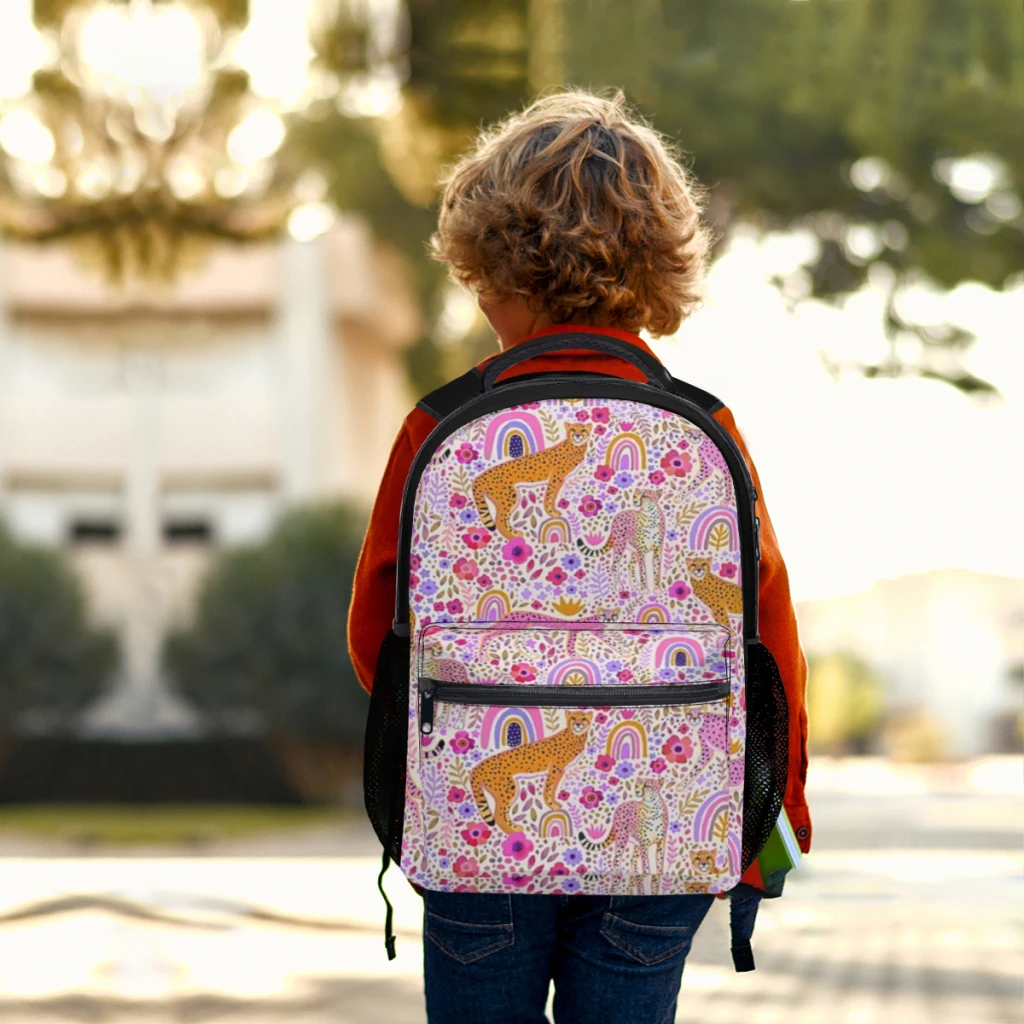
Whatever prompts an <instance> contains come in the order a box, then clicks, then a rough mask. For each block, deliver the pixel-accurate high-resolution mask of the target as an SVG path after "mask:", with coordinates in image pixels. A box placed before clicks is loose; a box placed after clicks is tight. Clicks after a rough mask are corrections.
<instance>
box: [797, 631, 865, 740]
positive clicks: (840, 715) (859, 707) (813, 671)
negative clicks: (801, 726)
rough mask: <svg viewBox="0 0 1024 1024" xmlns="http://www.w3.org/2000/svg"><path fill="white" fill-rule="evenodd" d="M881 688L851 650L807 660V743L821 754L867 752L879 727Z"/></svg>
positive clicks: (863, 662)
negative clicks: (808, 741)
mask: <svg viewBox="0 0 1024 1024" xmlns="http://www.w3.org/2000/svg"><path fill="white" fill-rule="evenodd" d="M883 693H884V687H883V683H882V680H881V678H880V677H879V675H878V673H877V671H875V669H873V668H872V667H871V666H870V665H869V664H868V663H867V662H866V661H864V659H863V658H860V657H858V656H857V655H856V654H853V653H852V652H850V651H837V652H835V653H832V654H827V655H823V656H820V657H814V658H811V659H809V661H808V666H807V716H808V729H809V734H808V736H809V740H810V743H811V745H812V747H813V749H814V750H816V751H819V752H822V753H831V754H837V753H839V754H841V753H850V752H855V753H866V752H867V751H868V749H870V747H871V746H872V745H873V744H874V743H875V741H876V740H877V738H878V732H879V729H880V727H881V725H882V715H883V707H882V698H883Z"/></svg>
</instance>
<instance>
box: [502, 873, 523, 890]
mask: <svg viewBox="0 0 1024 1024" xmlns="http://www.w3.org/2000/svg"><path fill="white" fill-rule="evenodd" d="M501 881H502V884H503V885H511V886H514V887H515V888H516V889H521V888H522V887H523V886H524V885H526V884H527V883H528V882H529V881H530V876H529V875H502V876H501Z"/></svg>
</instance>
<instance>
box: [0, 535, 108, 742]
mask: <svg viewBox="0 0 1024 1024" xmlns="http://www.w3.org/2000/svg"><path fill="white" fill-rule="evenodd" d="M117 660H118V653H117V642H116V640H115V638H114V635H113V634H112V633H111V632H108V631H104V630H97V629H93V628H92V627H90V625H89V624H88V622H87V620H86V611H85V598H84V596H83V591H82V588H81V585H80V584H79V581H78V579H77V577H76V576H75V574H74V571H73V569H72V568H71V567H70V566H69V565H68V563H67V562H66V561H65V559H64V558H63V557H62V556H61V555H60V554H58V553H57V552H54V551H50V550H47V549H44V548H36V547H23V546H21V545H19V544H16V543H15V542H14V541H13V540H12V539H11V537H10V535H9V534H8V533H7V531H6V530H5V529H4V528H3V527H2V526H0V731H2V732H13V731H17V730H18V729H19V728H23V727H26V726H27V727H29V728H31V729H32V730H40V731H46V732H51V733H54V732H65V731H68V730H70V729H71V728H72V727H73V726H74V725H76V724H77V721H78V717H79V715H80V713H81V711H82V710H83V709H84V708H85V707H86V706H87V705H88V704H90V703H92V701H94V700H95V699H96V698H97V697H99V696H100V695H101V694H102V693H103V692H104V691H105V690H106V688H107V684H108V682H109V680H110V678H111V674H112V673H113V671H114V668H115V667H116V665H117Z"/></svg>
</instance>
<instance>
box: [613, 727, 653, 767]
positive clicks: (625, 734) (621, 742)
mask: <svg viewBox="0 0 1024 1024" xmlns="http://www.w3.org/2000/svg"><path fill="white" fill-rule="evenodd" d="M604 752H605V753H606V754H610V755H611V756H612V757H614V758H615V760H616V761H619V760H622V759H627V760H628V759H630V758H638V757H647V733H646V731H645V730H644V727H643V726H642V725H641V724H640V723H639V722H637V721H634V720H632V719H627V720H626V721H624V722H619V724H618V725H616V726H615V728H614V729H612V731H611V732H610V733H608V742H607V743H606V744H605V747H604Z"/></svg>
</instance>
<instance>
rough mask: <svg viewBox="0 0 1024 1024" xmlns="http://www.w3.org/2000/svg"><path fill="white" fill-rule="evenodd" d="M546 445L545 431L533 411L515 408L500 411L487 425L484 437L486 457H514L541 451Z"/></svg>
mask: <svg viewBox="0 0 1024 1024" xmlns="http://www.w3.org/2000/svg"><path fill="white" fill-rule="evenodd" d="M543 447H544V431H543V429H542V428H541V425H540V420H539V419H537V417H536V416H534V415H533V413H530V412H523V411H522V410H520V409H514V410H511V411H510V412H503V413H499V415H497V416H495V417H494V419H492V420H491V422H490V423H489V424H488V426H487V434H486V436H485V437H484V458H485V459H495V458H498V459H514V458H518V457H519V456H520V455H529V454H531V453H532V452H539V451H541V449H543Z"/></svg>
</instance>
